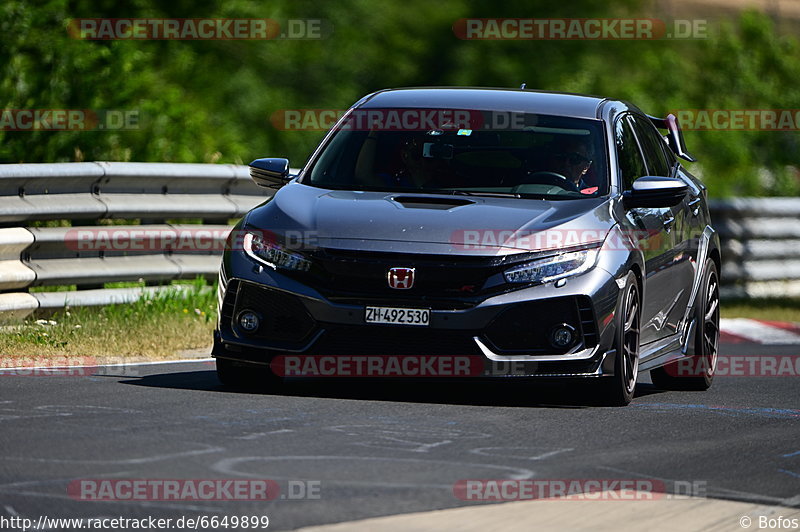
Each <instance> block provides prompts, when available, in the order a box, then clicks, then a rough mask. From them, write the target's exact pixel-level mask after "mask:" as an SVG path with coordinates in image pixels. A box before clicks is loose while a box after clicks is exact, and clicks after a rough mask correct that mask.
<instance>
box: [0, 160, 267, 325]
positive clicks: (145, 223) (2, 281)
mask: <svg viewBox="0 0 800 532" xmlns="http://www.w3.org/2000/svg"><path fill="white" fill-rule="evenodd" d="M271 194H272V191H269V190H266V189H263V188H260V187H257V186H256V185H255V184H254V183H253V182H252V181H251V180H250V174H249V171H248V168H247V167H246V166H239V165H213V164H174V163H115V162H93V163H56V164H8V165H0V318H3V319H9V318H11V319H18V318H20V317H24V316H27V315H28V314H30V313H32V312H35V311H37V310H42V311H52V310H54V309H58V308H64V307H65V306H67V305H71V306H84V305H107V304H112V303H125V302H129V301H131V300H133V299H136V298H138V297H141V295H142V293H143V292H148V291H153V290H157V287H151V286H148V287H146V288H115V289H105V288H104V287H103V285H104V283H109V282H123V281H139V280H144V281H145V282H146V283H148V284H154V283H164V282H168V281H171V280H173V279H193V278H195V277H197V276H201V277H206V278H208V279H214V278H215V277H216V272H217V270H218V269H219V260H220V250H221V249H222V247H223V246H224V241H225V238H226V236H227V234H228V232H229V230H230V226H229V221H230V220H231V219H235V218H238V217H241V216H242V215H244V213H245V212H247V211H248V210H249V209H251V208H252V207H254V206H255V205H258V204H259V203H261V202H263V201H265V200H266V199H267V198H268V197H269V196H270V195H271ZM186 218H190V219H193V220H200V221H201V223H200V224H175V223H166V221H167V220H175V219H178V220H180V219H186ZM51 220H59V221H60V220H68V221H69V222H70V223H69V224H65V225H69V226H68V227H48V226H47V225H50V224H42V223H41V222H46V221H51ZM132 220H138V221H139V222H140V223H139V224H137V225H131V224H130V222H131V221H132ZM37 222H39V223H37ZM37 225H38V226H37ZM42 225H45V226H42ZM55 225H57V224H55ZM81 232H83V233H81ZM87 236H88V238H86V237H87ZM104 238H105V240H104ZM187 239H189V240H191V241H192V242H194V243H195V244H196V243H197V242H202V244H201V245H189V246H184V245H182V243H184V242H186V241H187ZM87 242H90V243H93V244H90V245H86V243H87ZM104 243H105V244H107V245H103V244H104ZM64 285H68V286H71V285H75V286H76V288H77V289H76V290H70V291H64V292H37V291H33V292H32V291H30V288H33V287H39V286H64Z"/></svg>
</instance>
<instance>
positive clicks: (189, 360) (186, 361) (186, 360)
mask: <svg viewBox="0 0 800 532" xmlns="http://www.w3.org/2000/svg"><path fill="white" fill-rule="evenodd" d="M214 360H215V359H213V358H184V359H181V360H159V361H156V362H121V363H119V364H93V365H91V366H18V367H15V368H0V373H2V372H4V371H21V370H33V369H49V370H56V369H79V368H126V367H129V366H158V365H163V364H190V363H192V362H213V361H214Z"/></svg>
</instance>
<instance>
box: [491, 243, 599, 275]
mask: <svg viewBox="0 0 800 532" xmlns="http://www.w3.org/2000/svg"><path fill="white" fill-rule="evenodd" d="M599 251H600V250H599V248H592V249H582V250H580V251H570V252H568V253H562V254H561V255H555V256H553V257H547V258H546V259H539V260H534V261H531V262H526V263H524V264H521V265H519V266H515V267H514V268H511V269H510V270H506V271H505V273H504V274H503V275H504V276H505V278H506V282H508V283H546V282H548V281H555V280H556V279H561V278H562V277H569V276H572V275H578V274H579V273H583V272H585V271H588V270H590V269H592V268H593V267H594V265H595V263H596V262H597V254H598V253H599Z"/></svg>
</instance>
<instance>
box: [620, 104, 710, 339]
mask: <svg viewBox="0 0 800 532" xmlns="http://www.w3.org/2000/svg"><path fill="white" fill-rule="evenodd" d="M628 120H629V121H630V123H631V125H632V127H633V131H634V133H635V134H636V138H637V139H638V141H639V146H640V147H641V149H642V154H643V155H644V160H645V164H646V165H647V172H648V174H649V175H655V176H664V177H676V170H677V168H678V165H677V164H676V161H675V160H674V158H670V157H668V156H667V152H666V148H667V146H666V143H665V142H664V140H663V137H662V136H661V134H660V133H659V132H658V130H657V129H656V128H655V126H653V124H652V122H650V120H649V119H648V118H647V117H645V116H642V115H639V114H635V113H632V114H630V115H629V117H628ZM687 197H688V195H687ZM689 201H690V200H687V198H684V199H683V201H681V202H680V203H679V204H677V205H675V206H673V207H666V208H663V209H659V211H660V216H661V222H662V231H663V232H662V234H661V236H660V239H659V241H658V242H657V243H658V245H659V246H662V247H663V250H662V252H661V253H660V260H659V264H658V268H657V269H656V270H655V271H652V272H648V275H652V277H653V282H652V283H651V284H653V285H654V288H656V290H655V291H654V292H650V293H649V294H647V297H648V301H647V303H648V304H649V305H650V312H652V318H651V319H650V321H643V322H642V324H643V325H642V328H643V331H642V336H643V338H644V337H650V336H651V335H652V339H653V340H658V339H660V338H664V337H666V336H670V335H672V334H675V333H676V332H678V331H679V330H680V329H681V327H682V320H683V318H684V315H685V310H686V305H687V303H688V302H689V297H690V295H691V288H692V280H693V278H694V267H693V263H694V261H693V258H694V257H693V253H695V252H696V250H693V249H692V246H691V233H692V228H691V224H692V215H691V213H690V207H689V205H688V203H689ZM656 278H657V280H656ZM645 329H647V330H646V331H645Z"/></svg>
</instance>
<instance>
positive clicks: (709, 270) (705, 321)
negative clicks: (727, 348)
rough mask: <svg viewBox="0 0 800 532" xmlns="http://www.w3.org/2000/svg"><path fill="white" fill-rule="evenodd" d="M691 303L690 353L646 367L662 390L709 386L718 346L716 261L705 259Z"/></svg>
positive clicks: (712, 377)
mask: <svg viewBox="0 0 800 532" xmlns="http://www.w3.org/2000/svg"><path fill="white" fill-rule="evenodd" d="M698 297H699V301H698V303H697V305H696V306H695V323H696V330H695V334H694V340H695V343H694V353H695V354H694V356H693V357H692V358H691V360H689V361H688V362H689V363H688V364H687V361H686V360H685V359H684V360H679V361H677V362H673V363H671V364H667V365H666V366H663V367H660V368H656V369H654V370H651V371H650V379H651V380H652V381H653V384H654V385H655V386H656V387H657V388H660V389H662V390H694V391H703V390H708V389H709V388H710V387H711V383H712V382H713V381H714V374H715V373H716V370H717V351H718V349H719V275H718V273H717V265H716V263H715V262H714V261H713V260H711V259H708V260H707V261H706V273H705V278H704V279H703V284H702V285H700V293H699V294H698ZM687 373H688V375H687Z"/></svg>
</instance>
